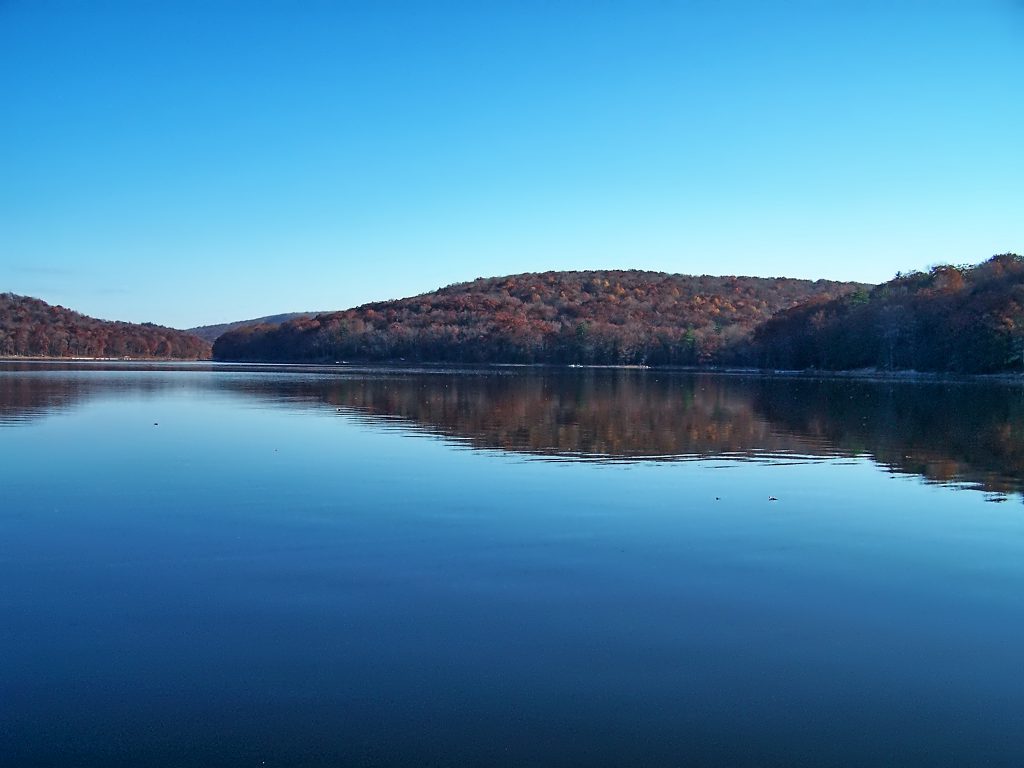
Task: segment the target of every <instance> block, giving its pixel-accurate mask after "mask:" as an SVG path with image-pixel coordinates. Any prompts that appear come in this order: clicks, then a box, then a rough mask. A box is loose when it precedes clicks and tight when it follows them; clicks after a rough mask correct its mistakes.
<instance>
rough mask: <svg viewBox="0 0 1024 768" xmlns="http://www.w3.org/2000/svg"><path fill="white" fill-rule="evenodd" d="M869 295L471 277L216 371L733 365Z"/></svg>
mask: <svg viewBox="0 0 1024 768" xmlns="http://www.w3.org/2000/svg"><path fill="white" fill-rule="evenodd" d="M866 287H867V286H864V285H861V284H857V283H838V282H832V281H827V280H818V281H810V280H794V279H788V278H760V277H711V276H707V275H704V276H689V275H670V274H665V273H662V272H642V271H635V270H633V271H622V270H610V271H586V272H544V273H540V274H536V273H528V274H521V275H511V276H508V277H494V278H479V279H477V280H474V281H472V282H469V283H460V284H457V285H452V286H448V287H447V288H442V289H440V290H438V291H434V292H432V293H426V294H423V295H421V296H414V297H412V298H407V299H399V300H396V301H385V302H376V303H372V304H366V305H363V306H361V307H357V308H355V309H349V310H345V311H341V312H329V313H321V314H318V315H315V316H312V317H304V318H298V319H293V320H290V321H287V322H285V323H282V324H280V325H277V326H271V325H266V324H265V325H255V326H253V325H250V326H245V327H241V328H237V329H235V330H232V331H228V332H227V333H225V334H223V335H222V336H220V337H219V338H218V339H217V340H216V342H215V343H214V347H213V353H214V357H215V358H216V359H219V360H240V361H256V360H265V361H269V360H278V361H289V360H290V361H298V360H341V359H345V360H349V359H351V360H398V359H405V360H409V361H433V362H466V363H540V362H544V363H583V364H648V365H659V364H674V365H688V364H700V363H708V362H712V361H728V360H731V359H739V355H740V354H741V353H740V350H741V349H742V348H743V346H744V344H745V343H746V342H748V341H749V338H750V336H751V333H752V331H753V329H754V328H755V327H756V326H758V325H759V324H761V323H763V322H764V321H765V320H767V319H768V318H769V317H771V316H772V315H774V314H776V313H777V312H779V311H781V310H783V309H788V308H790V307H793V306H795V305H797V304H799V303H801V302H804V301H808V300H810V299H815V300H828V299H832V298H835V297H838V296H842V295H844V294H847V293H850V292H852V291H856V290H863V289H865V288H866Z"/></svg>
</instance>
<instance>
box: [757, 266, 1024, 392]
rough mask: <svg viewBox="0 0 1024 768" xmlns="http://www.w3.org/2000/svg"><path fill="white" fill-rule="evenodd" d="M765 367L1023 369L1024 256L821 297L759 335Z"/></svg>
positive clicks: (772, 322) (759, 350) (913, 275)
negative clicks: (839, 295) (841, 294)
mask: <svg viewBox="0 0 1024 768" xmlns="http://www.w3.org/2000/svg"><path fill="white" fill-rule="evenodd" d="M755 342H756V344H755V347H754V350H753V354H754V359H756V361H757V362H758V363H759V364H761V365H763V366H767V367H776V368H794V369H803V368H822V369H830V370H850V369H858V368H880V369H887V370H899V369H904V370H918V371H939V372H947V371H948V372H959V373H994V372H999V371H1020V370H1022V369H1024V257H1021V256H1018V255H1016V254H1012V253H1006V254H1002V255H999V256H994V257H992V258H991V259H989V260H988V261H985V262H983V263H981V264H978V265H977V266H973V267H970V266H952V265H948V264H946V265H942V266H937V267H933V268H932V269H931V270H930V271H928V272H913V273H910V274H907V275H897V276H896V278H895V279H893V280H890V281H889V282H887V283H883V284H881V285H879V286H876V287H874V288H872V289H870V290H866V289H865V290H859V291H856V292H854V293H849V294H846V295H845V296H842V297H840V298H836V299H825V298H821V299H817V300H814V301H811V302H808V303H805V304H803V305H801V306H798V307H795V308H793V309H790V310H788V311H786V312H783V313H781V314H780V315H778V316H777V317H775V318H772V319H771V320H769V321H768V322H767V323H765V325H764V326H763V327H761V328H760V329H758V331H757V333H756V334H755Z"/></svg>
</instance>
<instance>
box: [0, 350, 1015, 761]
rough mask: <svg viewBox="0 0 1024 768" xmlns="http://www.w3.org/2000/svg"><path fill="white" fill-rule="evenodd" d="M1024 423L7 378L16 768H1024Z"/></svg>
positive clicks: (754, 405)
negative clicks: (1022, 433)
mask: <svg viewBox="0 0 1024 768" xmlns="http://www.w3.org/2000/svg"><path fill="white" fill-rule="evenodd" d="M111 369H112V370H111ZM958 386H959V387H960V388H959V389H958V388H957V387H958ZM808 387H810V388H811V389H812V390H813V391H811V390H808V389H807V388H808ZM944 398H945V399H944ZM949 398H953V399H956V400H964V399H970V400H973V401H981V402H983V403H984V404H985V405H984V408H983V409H981V410H980V411H979V414H978V415H977V416H976V417H971V418H975V419H976V424H975V426H974V428H972V427H971V424H970V423H968V422H966V421H964V419H967V418H968V417H969V416H970V414H968V416H964V415H963V414H961V415H960V416H958V417H955V418H954V417H952V416H950V417H948V418H945V419H944V418H943V417H942V415H941V414H934V415H929V414H930V413H931V412H930V411H928V408H929V406H928V405H927V403H929V402H931V403H935V404H937V405H936V407H937V408H942V407H944V406H943V403H945V402H946V400H947V399H949ZM1019 400H1020V394H1019V393H1018V392H1016V391H1015V390H1014V389H1012V388H1000V387H997V386H995V385H992V386H989V387H987V388H986V387H983V386H982V385H949V386H944V387H943V388H942V389H941V391H940V390H937V389H935V388H934V387H932V388H929V386H928V385H914V384H902V385H892V384H857V385H852V384H844V383H836V382H833V383H829V382H817V383H806V382H804V383H800V382H786V381H777V382H767V383H766V382H764V381H761V380H748V379H736V378H729V377H708V376H703V377H695V376H686V375H682V374H680V375H665V374H662V375H655V374H652V373H650V372H578V373H577V372H573V373H560V374H558V373H545V374H541V373H537V372H523V371H499V372H479V371H466V372H437V371H434V372H416V371H386V370H376V371H374V370H368V371H343V372H340V371H338V370H318V369H296V370H283V369H268V368H263V369H259V368H252V369H246V368H237V367H235V368H232V367H227V366H106V367H104V366H96V365H93V366H89V365H82V366H67V365H41V364H37V365H11V364H9V365H6V366H0V765H3V766H7V765H10V766H35V765H39V766H43V765H55V766H56V765H61V766H65V765H67V766H120V765H123V766H148V765H153V766H156V765H161V766H163V765H174V766H219V765H224V766H235V765H238V766H247V765H253V766H259V765H267V766H274V765H277V766H296V765H310V766H349V765H358V766H362V765H365V766H391V765H453V766H454V765H460V766H461V765H480V766H492V765H529V766H561V765H587V766H591V765H602V766H603V765H607V766H613V765H614V766H621V765H666V766H668V765H687V766H688V765H707V766H746V765H749V766H764V765H779V766H783V765H807V766H812V765H813V766H824V765H837V766H838V765H865V766H867V765H872V766H876V765H900V766H906V765H1006V766H1010V765H1019V764H1020V763H1021V762H1022V760H1024V684H1022V683H1024V650H1022V649H1024V514H1022V505H1021V496H1020V493H1019V490H1018V486H1017V482H1018V481H1019V480H1020V477H1021V475H1020V472H1019V470H1018V466H1019V465H1018V463H1017V462H1018V461H1019V459H1018V457H1019V456H1020V455H1024V442H1021V441H1020V440H1018V433H1019V430H1020V426H1019V424H1018V423H1017V422H1016V420H1015V419H1016V415H1017V413H1018V410H1017V409H1018V408H1019ZM815 402H817V403H824V404H825V405H824V406H822V407H820V408H818V409H817V410H814V407H813V406H812V405H809V404H812V403H815ZM839 402H843V403H846V405H845V406H844V408H847V409H848V408H853V406H851V405H849V403H851V402H856V403H857V404H858V405H857V408H856V409H854V411H853V412H851V413H848V412H846V410H844V411H843V412H842V413H841V414H839V415H837V414H836V409H837V406H836V404H837V403H839ZM908 403H925V405H921V406H920V407H921V408H923V409H925V411H924V412H923V413H922V414H920V415H918V416H915V417H914V419H913V424H915V425H916V426H915V427H914V429H915V430H916V432H915V434H913V435H912V436H910V437H908V436H907V434H906V433H907V432H910V431H911V430H910V428H909V427H906V425H907V424H908V423H910V422H906V421H905V418H907V417H906V413H907V412H908V409H912V408H916V407H918V406H917V405H914V406H910V405H907V404H908ZM808 408H811V410H809V411H808V410H807V409H808ZM801 409H804V410H803V411H801ZM879 409H881V410H880V411H879ZM961 410H967V411H969V410H970V409H969V408H967V407H965V409H961ZM993 413H995V414H1003V416H1000V417H999V418H995V420H993V418H994V417H993V416H992V414H993ZM894 414H896V415H894ZM1004 417H1005V420H1004V421H1000V420H999V419H1000V418H1004ZM956 419H960V421H959V422H957V424H956V430H955V432H948V431H947V432H943V429H944V427H943V426H942V425H943V424H949V423H950V422H951V421H955V420H956ZM872 422H877V423H879V424H882V423H887V424H893V423H895V424H897V425H903V426H904V427H906V429H904V430H903V432H898V433H896V434H893V433H886V432H884V431H878V430H871V429H866V428H863V425H865V424H869V423H872ZM857 424H860V425H862V427H861V428H862V429H863V431H861V432H857V431H856V430H855V428H854V425H857ZM929 424H932V425H933V426H931V427H929V426H928V425H929ZM929 429H932V432H929ZM972 435H973V437H972ZM1000 435H1001V436H1002V437H999V436H1000ZM972 441H974V442H976V443H977V444H976V445H975V444H974V443H972ZM1000 441H1001V442H1000ZM951 446H952V447H951ZM896 456H899V457H901V458H900V459H899V461H897V460H896V459H895V458H893V457H896ZM904 456H906V457H909V458H906V459H904V458H902V457H904ZM900 462H903V463H900ZM913 467H917V468H918V471H915V470H914V469H913ZM943 468H945V469H943ZM770 499H775V500H770ZM993 501H998V502H1002V503H991V502H993Z"/></svg>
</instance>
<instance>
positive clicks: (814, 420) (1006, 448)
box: [755, 380, 1024, 491]
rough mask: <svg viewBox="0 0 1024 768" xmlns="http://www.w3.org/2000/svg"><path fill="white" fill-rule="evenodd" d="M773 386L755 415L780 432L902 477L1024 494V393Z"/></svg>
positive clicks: (902, 386)
mask: <svg viewBox="0 0 1024 768" xmlns="http://www.w3.org/2000/svg"><path fill="white" fill-rule="evenodd" d="M787 384H788V386H787V389H788V392H789V395H788V396H785V397H780V396H779V394H780V393H779V390H778V388H777V387H772V386H771V385H770V382H766V385H765V386H764V387H762V389H761V391H760V392H759V394H758V396H757V400H756V402H755V407H756V409H757V410H758V412H760V413H762V414H764V416H765V418H767V419H769V420H771V421H772V423H774V424H776V425H777V426H778V427H779V428H780V429H784V430H786V431H790V432H795V433H799V434H802V435H806V436H807V437H809V438H811V439H817V440H822V441H825V442H827V443H828V444H830V445H832V446H834V447H835V448H836V450H839V451H842V452H844V453H852V454H868V455H870V456H871V457H872V458H873V459H874V460H875V461H877V462H879V463H881V464H884V465H885V466H888V467H890V468H891V469H893V470H896V471H899V472H907V473H910V474H915V475H922V476H924V477H925V478H927V479H928V480H931V481H935V482H950V481H956V482H963V483H968V484H971V485H976V486H978V487H980V488H984V489H985V490H989V491H1020V490H1022V489H1024V390H1021V389H1020V388H1019V387H1015V386H1001V385H998V384H994V383H984V384H982V383H961V384H950V383H913V384H911V383H907V382H889V383H883V382H863V381H862V382H855V381H828V380H824V381H792V382H787Z"/></svg>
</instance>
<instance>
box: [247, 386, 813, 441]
mask: <svg viewBox="0 0 1024 768" xmlns="http://www.w3.org/2000/svg"><path fill="white" fill-rule="evenodd" d="M252 384H253V382H247V383H246V384H245V386H246V388H247V389H249V391H253V392H257V393H258V391H259V390H254V389H253V387H252ZM281 387H284V389H283V390H282V389H281ZM748 387H749V383H747V384H742V383H740V382H737V381H731V382H730V381H728V380H726V379H722V378H716V377H712V376H698V377H694V376H664V375H660V374H658V375H655V374H650V373H648V374H634V373H633V372H624V371H590V372H584V373H580V374H558V373H547V374H532V373H531V374H527V375H518V374H509V375H466V376H452V375H444V374H427V375H416V376H400V375H399V376H391V377H387V378H381V377H373V378H344V379H336V380H333V381H331V380H327V381H316V380H303V381H295V382H290V383H289V382H281V381H275V382H273V383H268V384H267V385H265V387H263V392H262V394H264V395H269V396H271V397H281V396H284V397H286V398H289V399H292V400H299V401H302V400H305V401H320V402H323V403H326V404H329V405H331V406H335V407H341V408H344V409H345V410H347V411H349V412H355V413H357V414H360V415H362V416H365V417H369V418H371V419H373V418H389V419H394V418H398V419H401V420H403V421H404V422H406V423H409V424H413V425H415V426H417V427H418V428H422V429H425V430H427V431H430V432H433V433H436V434H441V435H445V436H448V437H453V438H458V439H462V440H466V441H468V442H469V443H470V444H471V445H473V446H474V447H480V448H500V449H507V450H514V451H526V452H530V453H538V454H549V455H557V456H567V457H569V456H597V457H603V458H622V459H629V458H644V457H648V458H655V457H665V458H674V457H681V456H686V457H693V456H702V455H707V454H723V453H739V454H744V453H746V454H753V453H759V452H761V453H763V452H788V451H792V452H800V453H807V452H809V450H810V449H809V446H807V445H805V441H804V440H803V439H802V438H801V437H800V436H798V435H793V434H785V433H780V432H777V431H776V430H774V429H772V427H771V425H770V424H769V423H768V422H767V421H765V420H764V419H763V418H761V417H760V416H759V415H758V414H757V413H756V412H754V410H753V409H752V398H751V396H750V394H749V393H748V392H747V391H746V389H747V388H748Z"/></svg>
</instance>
